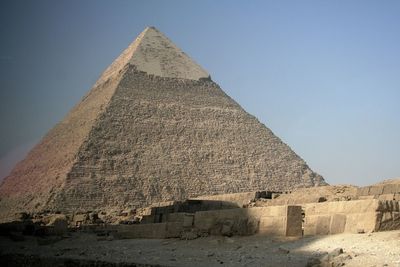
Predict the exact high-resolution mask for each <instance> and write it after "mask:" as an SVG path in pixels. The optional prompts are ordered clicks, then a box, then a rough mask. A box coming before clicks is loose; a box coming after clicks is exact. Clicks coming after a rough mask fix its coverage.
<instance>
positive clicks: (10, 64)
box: [0, 0, 400, 185]
mask: <svg viewBox="0 0 400 267" xmlns="http://www.w3.org/2000/svg"><path fill="white" fill-rule="evenodd" d="M399 14H400V1H378V0H377V1H351V0H350V1H319V0H318V1H281V0H279V1H213V0H210V1H203V0H202V1H186V0H185V1H161V0H160V1H98V0H96V1H94V0H92V1H88V0H87V1H70V0H68V1H67V0H66V1H38V0H36V1H16V0H12V1H11V0H9V1H5V0H2V1H1V2H0V38H1V42H0V125H1V131H0V135H1V136H0V137H1V138H0V176H4V175H6V174H7V172H8V171H9V169H10V166H11V165H13V164H15V162H16V161H17V160H19V159H21V157H23V156H24V154H25V153H26V150H27V149H28V148H30V147H32V145H33V144H35V143H37V142H38V141H39V140H40V138H41V137H42V136H43V135H44V134H45V133H46V132H47V131H48V130H49V129H50V128H51V127H52V126H54V125H55V124H56V123H57V122H58V121H60V120H61V119H62V118H63V117H64V116H65V115H66V113H67V112H68V111H69V110H70V109H71V108H72V107H73V106H74V105H75V104H76V103H77V102H78V101H79V100H80V98H81V97H82V96H83V95H84V94H85V93H86V92H87V91H88V90H89V89H90V87H91V85H93V84H94V82H95V81H96V79H97V78H98V76H99V75H100V73H101V72H102V71H103V70H104V68H106V67H107V66H108V65H109V64H110V63H111V62H112V60H113V59H114V58H115V57H116V56H117V55H118V54H119V53H120V52H121V51H122V50H123V49H124V48H125V47H126V46H127V45H128V44H129V43H130V42H131V41H133V40H134V38H135V37H136V35H137V34H139V33H140V32H141V31H142V30H143V29H144V28H145V27H146V26H148V25H154V26H156V27H157V28H158V29H160V30H161V31H162V32H164V33H165V34H166V35H167V36H168V37H170V39H172V40H173V41H174V42H175V43H176V44H177V45H178V46H179V47H181V48H182V49H183V50H184V51H185V52H186V53H188V54H189V55H190V56H191V57H192V58H194V59H195V60H196V61H197V62H198V63H199V64H200V65H202V66H203V67H204V68H205V69H207V70H208V72H209V73H210V74H211V76H212V78H213V80H214V81H216V82H217V83H218V84H219V85H220V86H221V87H222V88H223V89H224V90H225V92H226V93H228V94H229V95H230V96H231V97H233V98H234V99H235V100H236V101H237V102H239V104H241V105H242V106H243V107H244V108H245V109H246V110H247V111H248V112H249V113H251V114H253V115H255V116H256V117H257V118H258V119H259V120H260V121H261V122H262V123H264V124H265V125H266V126H267V127H269V128H270V129H271V130H272V131H273V132H274V133H275V134H276V135H278V136H279V137H280V138H282V140H283V141H284V142H286V143H287V144H289V145H290V146H291V147H292V148H293V149H294V151H296V152H297V153H298V154H299V155H300V156H301V157H302V158H304V159H305V160H306V161H307V163H308V164H309V165H310V167H311V168H312V169H313V170H315V171H317V172H319V173H320V174H322V175H323V176H324V177H325V178H326V180H327V181H328V182H329V183H332V184H338V183H353V184H358V185H365V184H370V183H374V182H377V181H379V180H382V179H385V178H392V177H399V176H400V15H399Z"/></svg>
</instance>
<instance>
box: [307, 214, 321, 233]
mask: <svg viewBox="0 0 400 267" xmlns="http://www.w3.org/2000/svg"><path fill="white" fill-rule="evenodd" d="M317 219H318V215H309V216H306V217H305V218H304V235H306V236H307V235H316V227H317Z"/></svg>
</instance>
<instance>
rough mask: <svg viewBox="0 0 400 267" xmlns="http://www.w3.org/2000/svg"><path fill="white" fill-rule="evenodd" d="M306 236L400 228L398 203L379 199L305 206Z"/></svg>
mask: <svg viewBox="0 0 400 267" xmlns="http://www.w3.org/2000/svg"><path fill="white" fill-rule="evenodd" d="M303 208H304V213H305V220H304V235H328V234H338V233H343V232H348V233H358V232H372V231H382V230H394V229H400V217H399V202H398V201H380V200H376V199H366V200H355V201H338V202H323V203H311V204H305V205H303Z"/></svg>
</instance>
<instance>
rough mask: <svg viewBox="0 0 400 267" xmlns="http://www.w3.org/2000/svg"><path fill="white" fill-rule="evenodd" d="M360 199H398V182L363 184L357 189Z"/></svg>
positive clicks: (399, 189) (399, 187) (399, 190)
mask: <svg viewBox="0 0 400 267" xmlns="http://www.w3.org/2000/svg"><path fill="white" fill-rule="evenodd" d="M357 196H358V197H359V198H360V199H372V198H373V199H379V200H397V201H400V183H393V184H392V183H387V184H379V185H373V186H365V187H360V188H358V189H357Z"/></svg>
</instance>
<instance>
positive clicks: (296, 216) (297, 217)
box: [286, 206, 303, 236]
mask: <svg viewBox="0 0 400 267" xmlns="http://www.w3.org/2000/svg"><path fill="white" fill-rule="evenodd" d="M302 223H303V222H302V208H301V206H288V207H287V217H286V236H301V235H302Z"/></svg>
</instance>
